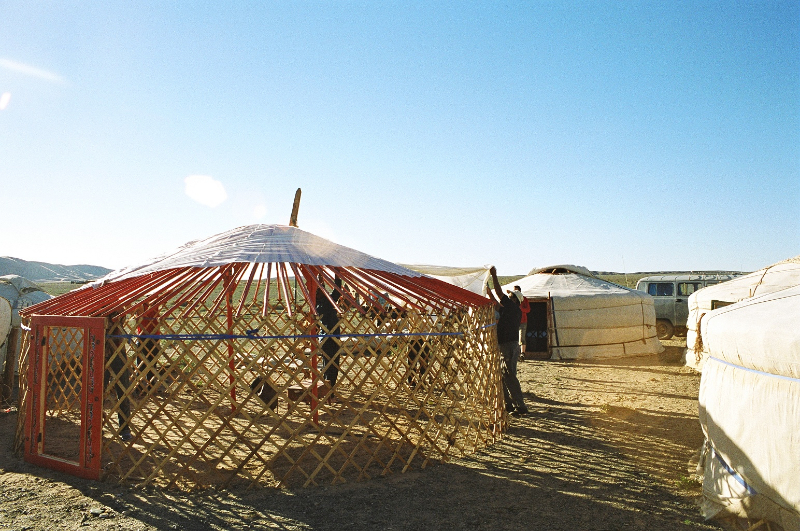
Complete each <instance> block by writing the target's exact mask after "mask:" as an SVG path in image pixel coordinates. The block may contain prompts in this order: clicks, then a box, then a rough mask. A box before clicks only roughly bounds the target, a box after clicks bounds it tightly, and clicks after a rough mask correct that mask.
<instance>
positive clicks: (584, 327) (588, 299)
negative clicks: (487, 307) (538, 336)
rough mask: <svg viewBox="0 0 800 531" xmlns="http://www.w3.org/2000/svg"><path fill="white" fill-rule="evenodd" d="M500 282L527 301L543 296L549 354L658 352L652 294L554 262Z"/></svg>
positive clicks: (595, 355) (590, 355)
mask: <svg viewBox="0 0 800 531" xmlns="http://www.w3.org/2000/svg"><path fill="white" fill-rule="evenodd" d="M534 271H536V273H534V274H531V275H529V276H527V277H524V278H521V279H519V280H517V281H515V282H512V283H510V284H506V285H505V286H503V290H504V291H505V290H511V289H513V288H514V286H517V285H518V286H519V287H520V289H521V290H522V294H523V295H524V296H525V297H526V298H528V299H529V300H547V301H548V305H549V308H548V312H549V314H550V315H551V319H550V324H551V325H552V326H551V330H548V336H549V337H548V345H549V350H550V352H551V357H552V358H554V359H584V358H601V357H620V356H637V355H645V354H658V353H659V352H661V351H663V347H662V346H661V343H660V342H659V341H658V338H657V337H656V313H655V308H654V305H653V298H652V297H651V296H650V295H648V294H647V293H643V292H640V291H636V290H633V289H629V288H624V287H622V286H618V285H616V284H612V283H610V282H606V281H604V280H601V279H599V278H596V277H594V276H593V275H592V274H591V273H590V272H589V271H588V270H587V269H586V268H584V267H580V266H572V265H558V266H549V267H542V268H538V269H535V270H534Z"/></svg>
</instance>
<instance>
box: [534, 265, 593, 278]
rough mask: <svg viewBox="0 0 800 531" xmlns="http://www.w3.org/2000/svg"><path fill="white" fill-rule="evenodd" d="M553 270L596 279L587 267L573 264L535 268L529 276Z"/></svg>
mask: <svg viewBox="0 0 800 531" xmlns="http://www.w3.org/2000/svg"><path fill="white" fill-rule="evenodd" d="M553 270H565V271H569V272H571V273H577V274H579V275H583V276H586V277H594V273H592V272H591V271H589V270H588V269H586V268H585V267H583V266H578V265H572V264H559V265H551V266H546V267H536V268H533V269H532V270H531V272H530V273H528V274H529V275H535V274H536V273H542V272H547V271H553Z"/></svg>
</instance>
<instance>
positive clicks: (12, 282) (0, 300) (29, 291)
mask: <svg viewBox="0 0 800 531" xmlns="http://www.w3.org/2000/svg"><path fill="white" fill-rule="evenodd" d="M50 298H52V297H51V296H50V295H48V294H47V293H45V292H44V291H42V288H40V287H39V286H38V285H36V284H34V283H33V282H31V281H30V280H28V279H27V278H24V277H21V276H19V275H3V276H0V373H3V372H4V371H5V362H6V351H7V350H8V345H7V344H6V339H7V337H8V335H9V332H10V331H11V330H12V329H17V330H16V332H15V333H17V334H18V333H19V325H20V317H19V311H20V310H21V309H22V308H27V307H28V306H32V305H34V304H37V303H40V302H42V301H46V300H48V299H50ZM5 303H7V305H8V307H9V312H8V315H7V316H6V312H5V307H6V304H5ZM6 319H7V320H8V326H5V324H4V323H5V321H6ZM12 339H13V338H12ZM10 343H14V344H15V345H16V349H17V351H19V343H17V342H15V341H10ZM17 355H18V353H17V354H15V355H14V357H13V358H14V360H15V362H16V359H17ZM9 370H11V369H10V368H9ZM14 370H16V368H14ZM8 392H9V391H6V392H5V393H2V394H3V396H5V394H7V393H8ZM6 398H7V397H6Z"/></svg>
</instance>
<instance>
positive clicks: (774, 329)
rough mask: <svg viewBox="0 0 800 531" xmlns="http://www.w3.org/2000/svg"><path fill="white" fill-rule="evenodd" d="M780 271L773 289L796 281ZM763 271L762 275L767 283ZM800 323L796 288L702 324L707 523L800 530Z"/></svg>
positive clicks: (717, 313)
mask: <svg viewBox="0 0 800 531" xmlns="http://www.w3.org/2000/svg"><path fill="white" fill-rule="evenodd" d="M781 269H782V270H783V273H781V274H780V275H778V274H777V272H773V273H772V274H771V275H769V276H774V278H773V279H772V281H771V284H770V285H771V286H776V285H779V284H781V283H783V282H789V281H790V279H791V278H794V273H793V271H796V270H795V269H792V268H790V267H787V268H781ZM765 273H766V272H765V271H763V270H762V271H761V272H759V274H760V275H761V276H762V277H763V278H764V279H766V278H767V276H768V275H766V274H765ZM779 277H780V278H779ZM795 281H796V280H795ZM734 282H735V281H734ZM722 286H723V285H720V288H721V287H722ZM706 289H708V288H706ZM759 289H760V288H759ZM703 291H706V290H701V291H700V292H698V293H702V292H703ZM731 292H732V293H733V290H731ZM799 318H800V285H795V286H794V287H790V288H784V289H777V290H773V291H771V292H769V293H766V294H763V295H757V296H755V297H749V298H747V299H745V300H743V301H741V302H738V303H735V304H733V305H730V306H725V307H723V308H718V309H716V310H714V311H709V312H707V313H705V315H704V316H703V317H702V319H701V326H700V331H701V332H700V333H701V338H702V346H703V354H704V356H706V359H705V363H704V367H703V372H702V378H701V382H700V395H699V402H700V423H701V426H702V429H703V432H704V434H705V436H706V443H705V445H704V452H703V459H701V463H700V467H701V469H702V471H703V494H704V504H703V512H704V514H705V516H706V517H708V518H711V517H714V516H723V515H735V516H740V517H746V518H750V519H751V520H753V519H755V520H759V519H767V520H769V521H772V522H775V523H778V524H780V525H781V526H782V527H783V529H787V530H788V529H800V481H798V479H797V472H798V471H799V470H800V452H798V450H797V449H798V448H799V447H800V322H799Z"/></svg>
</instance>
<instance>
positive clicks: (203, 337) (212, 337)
mask: <svg viewBox="0 0 800 531" xmlns="http://www.w3.org/2000/svg"><path fill="white" fill-rule="evenodd" d="M256 330H257V329H256ZM247 332H248V333H247V334H246V335H240V334H118V335H111V336H108V337H113V338H121V339H166V340H168V341H182V340H192V341H218V340H220V339H321V338H327V337H335V338H349V337H395V336H408V337H411V336H426V337H430V336H434V337H435V336H463V335H464V333H463V332H406V333H400V332H398V333H391V334H304V335H280V336H257V335H255V333H252V334H251V333H250V332H253V330H248V331H247Z"/></svg>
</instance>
